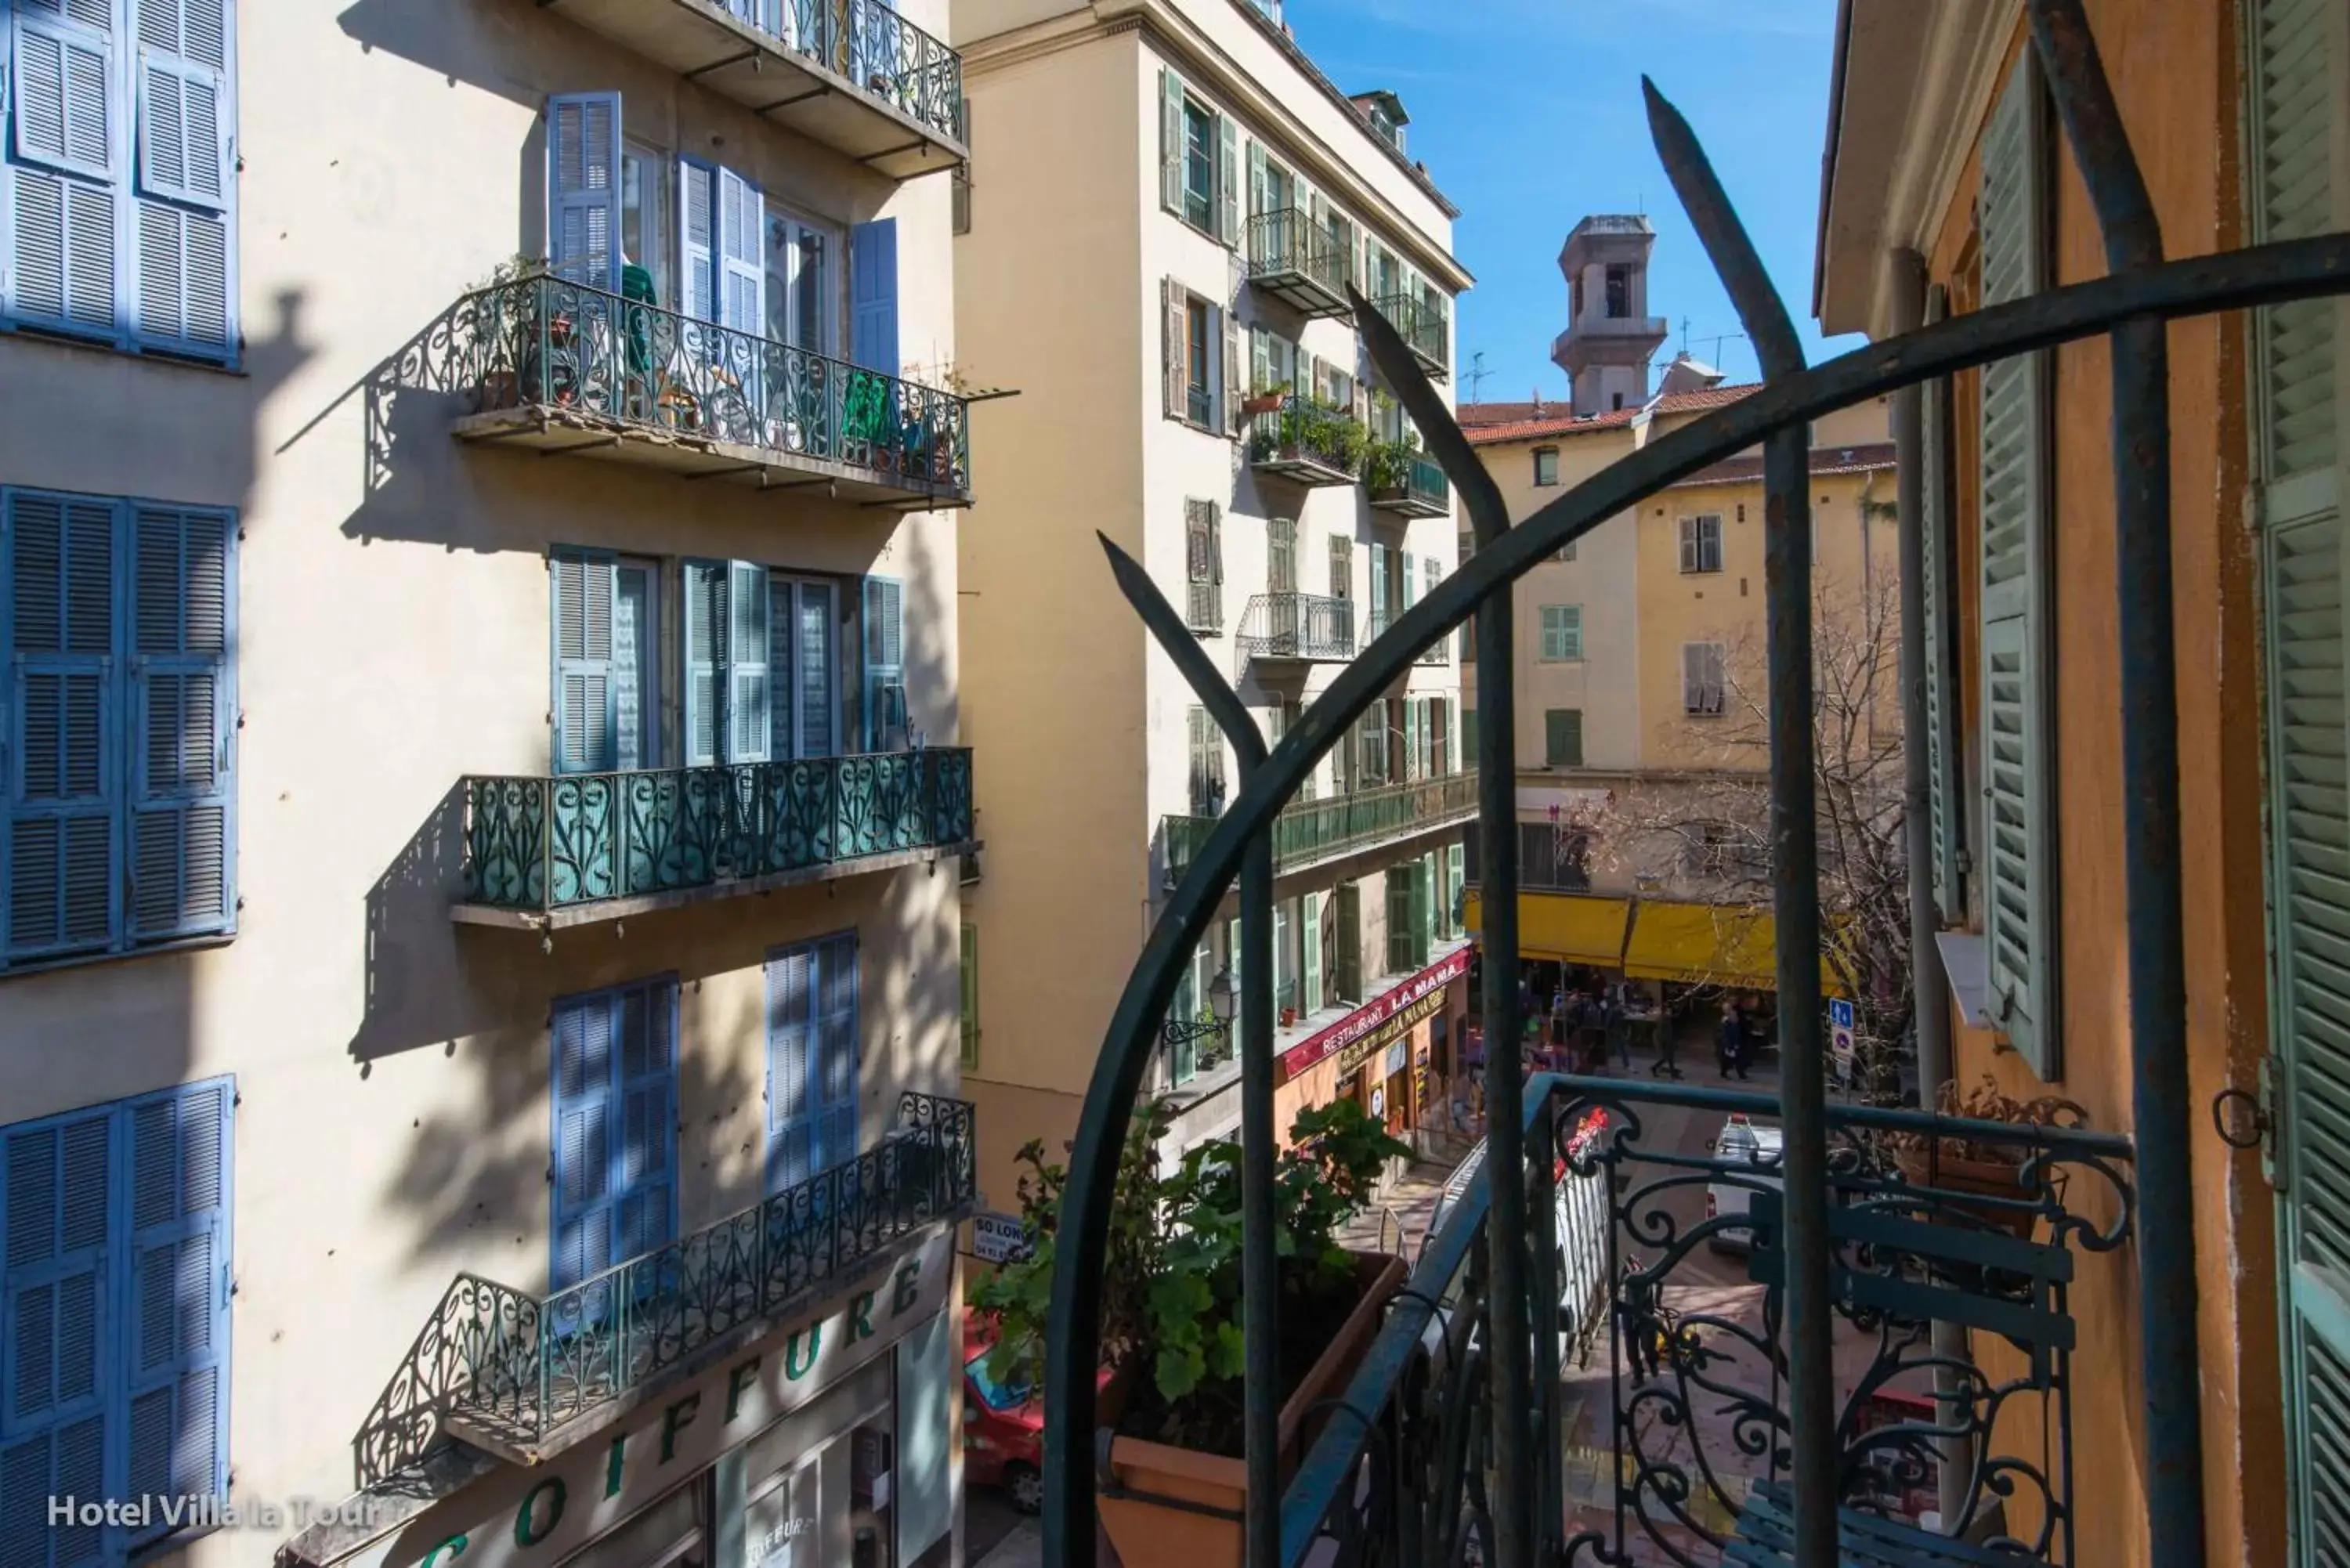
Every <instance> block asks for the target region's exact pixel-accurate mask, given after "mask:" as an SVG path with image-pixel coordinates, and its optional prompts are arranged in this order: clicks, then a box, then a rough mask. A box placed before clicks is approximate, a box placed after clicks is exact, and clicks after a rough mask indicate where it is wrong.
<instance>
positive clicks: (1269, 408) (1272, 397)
mask: <svg viewBox="0 0 2350 1568" xmlns="http://www.w3.org/2000/svg"><path fill="white" fill-rule="evenodd" d="M1280 411H1281V394H1280V393H1279V392H1269V393H1267V394H1265V395H1264V396H1263V397H1257V398H1243V399H1242V400H1241V412H1242V413H1243V414H1277V413H1279V412H1280Z"/></svg>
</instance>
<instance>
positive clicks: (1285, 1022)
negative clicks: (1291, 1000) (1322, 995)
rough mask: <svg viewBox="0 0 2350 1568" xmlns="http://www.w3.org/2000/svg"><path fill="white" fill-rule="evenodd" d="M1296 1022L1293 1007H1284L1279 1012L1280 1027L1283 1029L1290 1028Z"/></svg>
mask: <svg viewBox="0 0 2350 1568" xmlns="http://www.w3.org/2000/svg"><path fill="white" fill-rule="evenodd" d="M1296 1022H1297V1009H1295V1008H1294V1007H1284V1008H1283V1009H1282V1010H1281V1026H1282V1027H1283V1028H1284V1029H1287V1028H1289V1027H1291V1026H1292V1025H1294V1024H1295V1023H1296Z"/></svg>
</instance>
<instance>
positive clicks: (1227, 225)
mask: <svg viewBox="0 0 2350 1568" xmlns="http://www.w3.org/2000/svg"><path fill="white" fill-rule="evenodd" d="M1239 136H1240V129H1239V127H1237V126H1235V125H1234V124H1233V123H1232V116H1231V115H1229V114H1220V115H1218V116H1216V238H1218V239H1220V240H1222V241H1223V243H1224V244H1227V245H1237V244H1240V243H1241V159H1240V142H1239Z"/></svg>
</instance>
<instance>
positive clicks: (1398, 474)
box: [1370, 451, 1452, 517]
mask: <svg viewBox="0 0 2350 1568" xmlns="http://www.w3.org/2000/svg"><path fill="white" fill-rule="evenodd" d="M1370 489H1371V504H1372V505H1374V506H1378V507H1383V508H1385V509H1386V510H1388V511H1390V512H1401V513H1403V514H1406V515H1408V516H1412V517H1441V516H1443V515H1444V514H1447V513H1449V512H1451V510H1452V483H1451V481H1450V480H1448V479H1446V478H1445V477H1444V470H1443V468H1442V467H1440V465H1439V464H1437V463H1435V462H1431V461H1430V460H1429V459H1428V458H1426V457H1424V456H1422V455H1421V454H1420V453H1419V452H1408V451H1407V452H1380V453H1378V454H1375V455H1374V456H1373V457H1372V459H1371V473H1370Z"/></svg>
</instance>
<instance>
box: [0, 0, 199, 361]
mask: <svg viewBox="0 0 2350 1568" xmlns="http://www.w3.org/2000/svg"><path fill="white" fill-rule="evenodd" d="M233 3H234V0H139V3H138V4H136V5H134V4H133V0H72V3H71V4H70V5H64V6H62V7H60V6H57V5H53V4H47V3H44V4H34V3H32V0H26V3H24V4H19V5H16V7H15V22H16V26H15V28H14V30H13V33H12V34H11V35H9V36H7V37H6V38H5V40H0V47H5V48H6V49H7V51H8V57H7V68H5V70H0V78H5V79H6V80H7V81H9V82H11V83H13V84H14V94H15V101H14V103H13V105H11V106H10V108H11V109H13V115H12V117H11V118H12V119H13V127H12V128H11V130H9V132H8V133H7V134H5V135H0V145H5V161H0V239H5V240H6V241H7V242H8V244H9V249H8V252H7V254H6V255H5V258H0V319H5V320H6V321H8V322H10V323H12V324H15V325H17V326H22V327H33V328H36V329H39V330H44V331H51V332H58V333H64V334H68V335H71V336H73V337H85V338H88V339H90V340H92V341H95V342H99V343H106V344H110V345H113V346H114V347H117V348H143V349H148V350H151V351H155V352H161V353H165V354H173V355H184V356H187V357H189V358H201V359H207V360H213V361H223V362H224V361H228V360H233V359H234V358H236V353H237V342H236V292H235V289H234V276H235V272H236V267H235V244H236V152H235V145H234V138H235V127H236V70H235V62H234V60H233V59H232V58H231V57H230V39H231V38H232V37H233V36H234V26H233V23H234V11H233V8H232V7H233Z"/></svg>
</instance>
